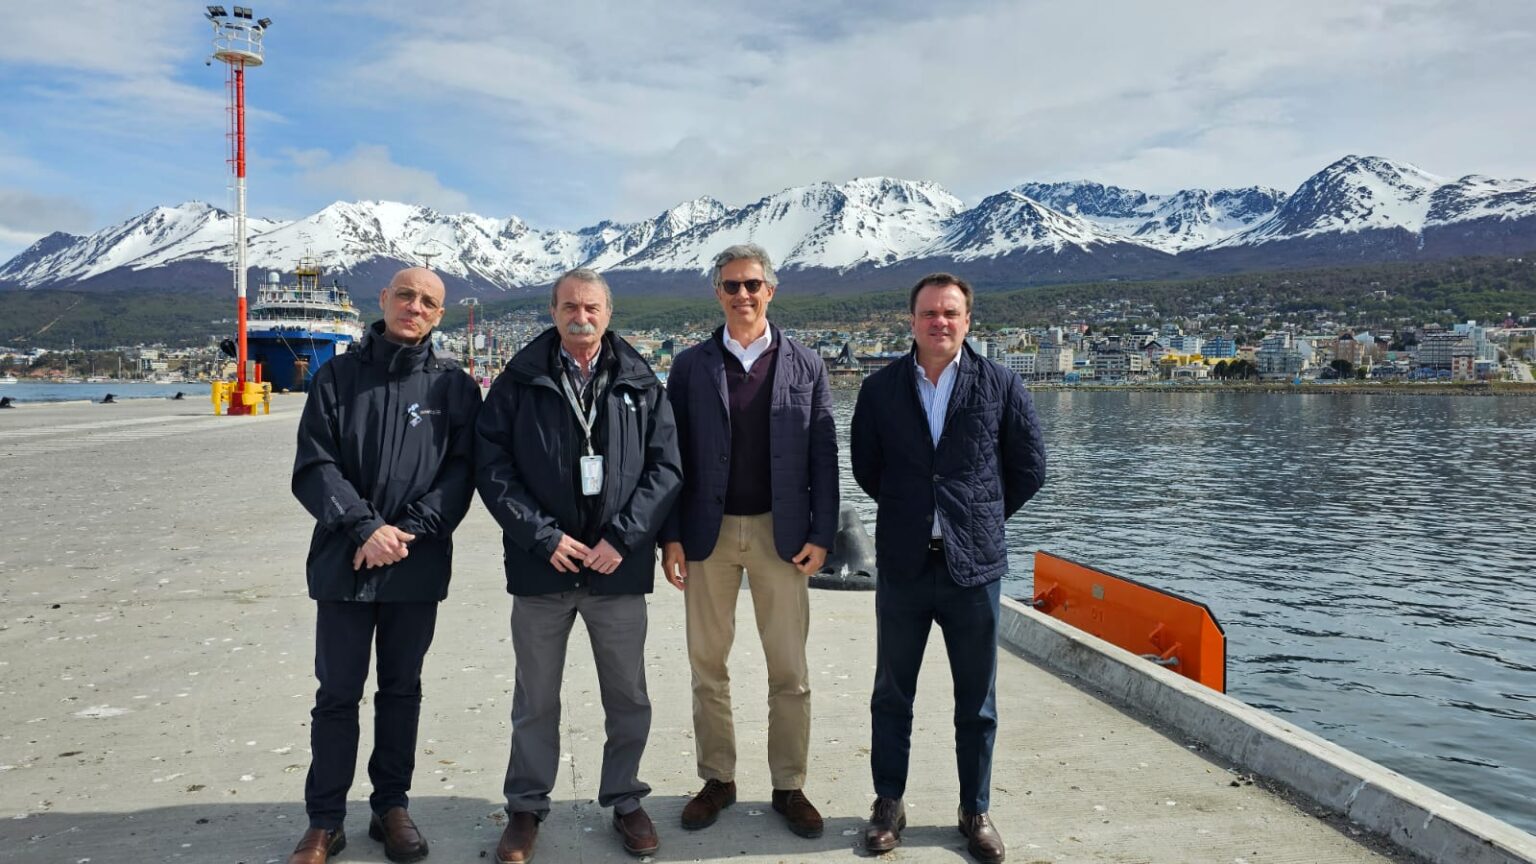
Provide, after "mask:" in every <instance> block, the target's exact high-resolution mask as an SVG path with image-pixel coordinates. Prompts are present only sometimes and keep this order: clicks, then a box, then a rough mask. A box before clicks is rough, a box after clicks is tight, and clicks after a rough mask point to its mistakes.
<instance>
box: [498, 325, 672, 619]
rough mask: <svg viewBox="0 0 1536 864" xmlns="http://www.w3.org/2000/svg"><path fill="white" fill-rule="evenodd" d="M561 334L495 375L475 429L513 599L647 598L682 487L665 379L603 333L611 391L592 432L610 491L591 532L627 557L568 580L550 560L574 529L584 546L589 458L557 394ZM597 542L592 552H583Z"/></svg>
mask: <svg viewBox="0 0 1536 864" xmlns="http://www.w3.org/2000/svg"><path fill="white" fill-rule="evenodd" d="M559 343H560V336H559V333H558V332H557V331H556V330H555V329H554V328H553V327H551V328H550V329H548V330H546V331H544V332H543V333H541V334H540V335H539V336H538V337H536V338H535V339H534V340H533V341H532V342H530V343H528V345H527V346H526V347H525V348H523V350H521V351H519V352H518V353H517V355H516V356H514V357H513V358H512V360H511V362H509V363H508V364H507V368H506V369H505V370H503V371H502V373H501V375H499V376H497V378H496V383H495V384H493V385H491V389H490V392H489V393H488V394H487V396H486V403H485V410H483V411H481V412H480V419H479V420H478V421H477V423H476V431H477V435H476V438H477V442H476V445H475V460H476V464H477V466H478V470H477V471H476V472H475V481H476V486H478V488H479V490H480V500H481V501H483V502H485V507H486V509H487V510H489V511H491V515H492V516H494V517H495V518H496V521H497V522H498V523H500V524H501V538H502V548H503V550H504V553H505V561H506V571H507V592H508V593H510V594H522V595H533V594H553V593H556V592H559V591H570V590H572V589H575V588H581V587H587V588H589V589H591V591H592V593H594V594H647V593H650V591H651V590H652V588H653V587H654V585H655V579H656V533H657V532H658V531H659V530H660V529H661V523H662V521H663V520H664V519H666V517H667V513H668V512H669V511H670V510H671V509H672V502H673V500H674V499H676V497H677V493H678V490H679V489H681V488H682V483H683V474H682V460H681V459H680V458H679V457H678V453H677V427H676V424H675V423H674V422H673V420H672V406H671V405H669V404H668V403H667V399H666V396H665V394H664V393H663V391H662V388H661V382H660V381H658V380H656V376H655V374H654V373H652V372H651V367H650V366H649V365H647V364H646V362H645V359H644V358H642V357H641V356H640V355H639V354H638V353H637V352H636V351H635V349H633V348H631V347H630V346H629V344H628V343H627V342H625V341H624V340H623V339H620V338H618V337H616V336H614V335H613V334H612V333H608V334H605V335H604V336H603V351H602V356H603V357H604V358H606V359H604V360H600V361H599V363H600V364H606V365H605V366H604V368H606V369H607V371H608V377H609V383H608V386H607V388H606V389H605V390H604V391H603V392H602V393H601V394H599V395H598V396H597V398H598V400H599V407H598V414H597V425H598V426H600V427H601V429H600V431H599V432H598V434H596V435H594V437H595V438H596V439H598V440H599V441H600V442H601V448H602V455H603V469H604V475H605V476H604V478H603V491H602V493H601V494H600V495H599V496H597V497H599V498H600V499H601V501H600V502H599V506H598V507H597V508H596V519H597V526H596V529H597V530H596V532H595V535H596V536H597V537H600V538H602V539H605V540H607V541H608V542H609V543H610V544H612V545H613V547H614V549H616V550H618V553H619V554H620V555H622V556H624V560H623V561H622V562H621V563H620V564H619V566H618V569H616V570H615V571H614V572H612V573H609V574H606V575H605V574H601V573H594V572H592V571H591V570H588V569H586V568H582V569H581V570H580V571H579V572H577V573H562V572H560V571H558V570H556V569H555V567H554V565H553V564H550V563H549V558H550V556H551V555H553V554H554V551H555V546H556V545H557V544H558V543H559V542H560V537H561V535H562V534H564V533H566V532H567V531H569V532H571V533H572V534H573V535H574V536H577V537H578V539H580V534H579V533H578V532H580V530H581V529H580V526H582V525H584V524H586V523H587V522H588V521H590V518H591V516H590V514H589V513H587V512H584V511H583V506H582V501H581V500H580V499H581V498H583V497H584V496H582V495H581V489H580V485H579V482H578V474H577V471H578V460H579V459H580V458H581V456H582V455H584V454H585V452H586V447H585V443H584V436H583V435H582V432H581V427H580V425H579V424H578V423H577V422H576V415H575V412H573V411H572V409H571V404H570V402H569V401H568V400H567V399H566V396H565V393H564V391H563V390H562V389H561V387H560V380H559V377H558V375H559V369H560V366H559V360H558V359H557V358H558V351H559ZM586 533H587V534H588V536H589V537H590V536H593V532H591V531H588V532H586ZM588 545H591V544H588Z"/></svg>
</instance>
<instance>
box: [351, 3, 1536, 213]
mask: <svg viewBox="0 0 1536 864" xmlns="http://www.w3.org/2000/svg"><path fill="white" fill-rule="evenodd" d="M916 14H917V13H915V12H914V11H913V10H912V9H911V8H906V9H901V8H896V9H895V10H894V11H892V10H890V9H882V8H879V7H878V4H877V8H873V9H864V8H858V9H850V10H846V11H844V12H842V13H837V12H827V11H824V7H818V6H809V5H805V6H796V5H794V4H792V5H790V6H789V7H784V6H781V5H777V4H769V5H763V4H753V5H749V4H732V3H721V4H699V5H695V4H688V5H680V4H662V3H636V4H624V5H623V6H622V7H610V6H601V7H599V6H596V5H593V4H591V3H584V2H575V3H566V4H561V5H559V6H556V7H549V6H539V7H537V10H536V11H535V10H533V9H531V8H530V9H528V10H523V9H520V8H516V7H506V6H503V5H502V4H491V3H488V2H481V0H445V2H443V3H439V4H437V5H435V6H434V8H433V10H432V13H431V14H430V15H424V14H423V15H417V14H414V13H413V12H412V10H410V9H408V8H405V7H404V6H401V5H398V4H397V5H394V6H389V7H386V10H385V12H384V15H385V16H386V18H387V19H388V20H391V21H393V22H394V23H395V24H396V25H397V26H398V27H399V28H400V29H399V34H400V35H399V36H398V37H397V38H396V39H394V40H393V41H392V42H390V43H388V44H387V45H386V46H385V47H384V49H383V51H382V53H381V54H380V59H379V60H378V61H377V62H376V63H373V64H369V65H367V66H366V67H364V69H363V72H362V75H363V80H364V81H366V82H367V84H368V85H369V86H370V87H372V88H374V89H375V90H376V92H380V93H388V94H389V95H390V98H392V99H395V98H404V99H407V100H430V104H432V105H435V106H438V107H439V108H441V107H442V106H443V105H445V104H447V105H452V106H454V107H455V108H457V109H458V110H459V111H468V112H470V115H471V116H474V117H486V118H491V119H490V120H488V121H487V124H488V125H489V126H491V127H492V128H494V129H496V130H497V133H498V134H500V135H502V136H505V137H507V138H510V139H515V140H518V141H520V142H523V143H526V144H528V145H530V146H534V147H539V148H561V150H562V151H563V152H565V153H569V154H579V155H583V156H584V158H587V159H589V160H592V161H593V162H599V161H600V162H603V163H604V164H607V165H617V167H618V172H619V174H620V176H621V180H620V181H619V182H620V187H621V190H622V191H621V196H620V198H621V203H620V207H621V208H622V209H623V210H625V211H626V212H625V213H622V214H607V213H604V214H602V215H623V216H633V215H639V214H644V213H649V212H653V211H655V210H657V209H659V208H660V207H664V206H666V205H667V204H669V203H672V202H675V201H677V200H680V199H683V198H687V197H691V196H693V195H696V194H700V193H711V194H715V195H717V196H720V197H722V198H724V199H726V200H730V201H734V202H737V203H739V202H741V201H745V200H751V199H755V198H756V197H758V196H761V195H763V194H767V193H771V192H773V191H776V190H777V189H778V188H781V187H783V186H788V185H796V184H802V183H807V182H811V181H814V180H819V179H833V180H837V179H843V178H847V177H852V176H858V175H870V174H894V175H899V176H906V177H914V178H923V179H934V180H938V181H940V182H942V183H945V184H947V185H949V186H950V187H951V188H953V189H954V190H955V191H956V192H958V193H960V194H962V195H965V196H968V197H970V198H972V199H973V200H974V199H975V198H976V197H979V196H980V195H983V194H987V193H989V192H992V191H997V190H998V189H1001V188H1004V187H1006V186H1009V185H1012V184H1013V183H1015V182H1019V181H1021V180H1025V179H1033V178H1037V177H1056V176H1089V177H1095V178H1097V177H1104V179H1115V180H1118V181H1120V182H1123V183H1127V184H1131V185H1138V186H1142V187H1144V188H1151V189H1154V190H1161V191H1170V190H1172V189H1176V188H1179V187H1182V186H1193V185H1207V186H1215V185H1231V184H1244V185H1246V184H1251V183H1271V184H1275V185H1280V186H1287V187H1289V186H1294V185H1295V184H1296V183H1298V182H1299V181H1300V180H1302V179H1304V177H1305V176H1306V175H1307V174H1308V173H1310V172H1312V171H1315V170H1317V169H1318V168H1321V167H1322V165H1323V164H1326V162H1327V161H1329V160H1331V159H1332V158H1335V157H1337V156H1338V155H1341V154H1343V153H1346V152H1375V153H1378V154H1379V155H1384V156H1389V157H1392V158H1398V159H1404V160H1407V161H1416V162H1421V163H1426V164H1425V167H1427V168H1430V169H1431V170H1440V171H1446V168H1445V167H1444V166H1441V165H1439V164H1436V163H1437V162H1438V160H1439V158H1440V157H1441V156H1442V154H1445V151H1447V150H1451V149H1455V148H1454V147H1453V146H1450V144H1449V142H1448V141H1447V140H1446V139H1447V138H1448V135H1447V134H1446V133H1445V132H1443V131H1442V130H1445V129H1446V128H1447V124H1450V126H1451V127H1452V128H1455V127H1460V128H1463V129H1476V130H1477V132H1476V133H1475V137H1477V138H1478V139H1480V143H1479V144H1477V145H1473V144H1471V143H1470V142H1464V145H1463V148H1464V152H1466V153H1469V154H1470V153H1478V154H1479V156H1478V158H1482V159H1486V160H1487V161H1488V162H1490V163H1494V164H1504V165H1507V164H1510V163H1514V162H1523V163H1524V164H1527V165H1529V164H1530V157H1529V155H1528V154H1529V148H1528V147H1527V146H1526V144H1525V143H1524V141H1521V140H1516V139H1513V138H1509V137H1507V136H1505V132H1506V130H1513V129H1526V128H1528V126H1529V123H1530V121H1529V120H1527V119H1521V118H1522V116H1523V115H1528V114H1529V113H1530V112H1528V111H1526V110H1525V109H1524V108H1523V107H1522V106H1524V105H1525V104H1526V102H1527V100H1528V96H1527V95H1526V94H1525V92H1524V91H1525V88H1526V87H1527V86H1528V82H1529V81H1531V80H1536V37H1533V35H1532V33H1533V31H1536V5H1533V4H1528V3H1525V2H1522V0H1483V2H1476V0H1474V2H1452V0H1371V2H1356V3H1348V4H1339V3H1337V2H1335V0H1294V2H1290V3H1284V4H1231V3H1226V2H1217V0H1202V2H1196V0H1184V2H1179V0H1171V2H1166V3H1160V4H1156V5H1151V4H1147V3H1145V2H1141V0H1104V2H1099V3H1092V4H1081V3H1069V2H1041V3H1024V2H1009V0H994V2H978V3H972V4H969V5H965V6H946V7H945V8H944V10H943V16H944V17H925V18H918V17H915V15H916ZM925 14H927V15H930V16H932V15H935V14H936V13H934V12H931V11H930V12H927V13H925ZM815 16H821V17H820V18H816V17H815ZM1490 52H1497V56H1498V58H1499V61H1500V62H1498V63H1491V62H1481V63H1480V62H1479V58H1486V57H1488V56H1490ZM1469 93H1470V94H1476V95H1479V96H1481V97H1483V98H1481V99H1472V100H1466V99H1464V98H1462V97H1464V96H1465V95H1466V94H1469ZM1479 103H1492V105H1491V106H1488V105H1484V106H1483V109H1482V110H1479V111H1478V112H1477V113H1474V112H1473V111H1472V110H1470V108H1469V106H1471V105H1476V104H1479ZM1418 106H1433V108H1434V112H1433V113H1430V112H1427V111H1425V110H1422V108H1421V107H1418ZM1490 107H1491V110H1487V109H1488V108H1490ZM1527 140H1528V139H1527ZM496 145H497V142H494V141H488V142H487V143H486V146H487V147H494V146H496ZM1421 150H1423V151H1424V152H1422V153H1421V152H1420V151H1421ZM1446 155H1450V154H1446ZM1431 157H1433V158H1431ZM1454 161H1457V162H1461V161H1466V160H1465V159H1463V158H1458V159H1455V160H1454ZM1455 170H1459V169H1450V170H1449V171H1446V173H1454V171H1455ZM1106 171H1107V172H1108V173H1109V174H1110V175H1112V176H1109V177H1106V176H1105V172H1106Z"/></svg>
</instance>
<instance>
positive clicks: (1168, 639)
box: [1034, 552, 1227, 693]
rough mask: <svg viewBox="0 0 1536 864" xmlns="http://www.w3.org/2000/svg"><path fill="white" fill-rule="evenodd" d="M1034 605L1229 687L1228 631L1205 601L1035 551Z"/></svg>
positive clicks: (1213, 686) (1199, 679) (1211, 682)
mask: <svg viewBox="0 0 1536 864" xmlns="http://www.w3.org/2000/svg"><path fill="white" fill-rule="evenodd" d="M1034 606H1035V608H1036V609H1038V610H1039V611H1040V612H1043V613H1045V614H1046V615H1049V616H1051V617H1052V618H1056V619H1058V620H1060V621H1063V622H1065V623H1067V624H1071V625H1072V626H1073V627H1076V628H1077V629H1079V630H1082V631H1084V632H1086V633H1092V634H1093V635H1095V636H1097V637H1099V638H1100V639H1103V640H1105V641H1108V642H1112V643H1114V644H1116V645H1118V646H1120V647H1121V648H1124V649H1125V650H1127V651H1130V652H1131V653H1133V654H1139V655H1141V656H1142V657H1145V658H1147V659H1148V660H1149V661H1151V662H1155V663H1157V664H1158V665H1160V666H1164V667H1166V668H1168V669H1169V670H1171V671H1173V672H1177V673H1178V674H1180V675H1183V676H1184V677H1186V678H1189V679H1192V680H1194V681H1197V682H1199V683H1201V684H1204V685H1205V686H1207V687H1209V688H1211V689H1212V690H1215V691H1217V692H1219V693H1225V692H1227V634H1226V632H1225V631H1224V630H1222V629H1221V624H1219V623H1218V622H1217V621H1216V616H1215V615H1213V614H1211V610H1210V609H1209V608H1207V607H1206V605H1205V604H1204V603H1200V602H1198V601H1196V600H1190V599H1188V598H1186V597H1180V596H1179V595H1177V594H1174V593H1171V592H1169V591H1164V590H1162V589H1161V588H1154V587H1152V586H1150V585H1143V584H1142V583H1140V582H1137V581H1135V580H1133V579H1126V578H1124V577H1121V576H1114V575H1112V574H1109V573H1105V572H1104V571H1102V570H1095V569H1093V568H1092V567H1088V566H1085V565H1083V564H1079V563H1077V562H1076V561H1069V560H1067V559H1066V558H1058V557H1056V556H1055V555H1052V554H1050V553H1048V552H1036V553H1035V596H1034Z"/></svg>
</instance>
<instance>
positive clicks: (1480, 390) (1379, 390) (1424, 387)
mask: <svg viewBox="0 0 1536 864" xmlns="http://www.w3.org/2000/svg"><path fill="white" fill-rule="evenodd" d="M1025 386H1027V387H1028V388H1029V389H1030V390H1082V391H1087V392H1100V393H1104V392H1109V393H1121V392H1145V393H1284V394H1287V395H1297V396H1312V395H1326V396H1384V395H1409V396H1517V397H1523V398H1529V397H1533V396H1536V384H1524V383H1519V382H1514V381H1499V382H1494V383H1487V382H1481V381H1477V382H1468V383H1462V384H1448V383H1443V382H1433V383H1423V384H1417V383H1406V382H1403V383H1384V382H1363V383H1358V384H1355V383H1351V384H1333V383H1325V384H1319V383H1306V384H1290V383H1284V382H1278V381H1265V382H1259V383H1243V384H1171V383H1155V384H1154V383H1138V384H1056V383H1029V382H1026V385H1025Z"/></svg>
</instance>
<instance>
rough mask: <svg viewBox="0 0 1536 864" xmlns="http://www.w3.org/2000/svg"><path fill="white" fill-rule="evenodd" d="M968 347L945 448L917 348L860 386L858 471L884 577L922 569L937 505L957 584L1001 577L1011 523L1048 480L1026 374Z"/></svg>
mask: <svg viewBox="0 0 1536 864" xmlns="http://www.w3.org/2000/svg"><path fill="white" fill-rule="evenodd" d="M962 350H963V351H964V352H965V356H964V358H962V359H961V361H960V368H959V370H958V372H957V373H956V374H957V375H958V376H959V377H958V378H957V379H956V381H955V388H954V392H953V393H951V394H950V402H949V411H948V413H947V414H946V415H945V418H944V429H943V431H942V432H941V433H940V435H939V443H938V445H937V446H934V444H933V438H932V436H931V435H930V434H929V432H928V415H927V413H926V412H924V411H923V402H922V398H921V397H920V396H919V395H918V392H917V355H916V350H915V349H914V351H913V352H912V353H909V354H908V355H907V356H906V357H903V358H902V359H900V360H898V361H896V362H895V363H892V364H891V365H889V366H887V367H885V368H884V369H881V370H879V371H878V372H875V373H874V374H872V375H870V376H869V377H868V378H866V379H864V385H863V386H862V387H861V388H859V401H858V405H857V406H856V407H855V408H854V411H853V428H852V431H851V433H850V441H849V448H850V450H851V451H852V456H853V477H854V479H855V480H856V481H858V484H859V486H860V487H861V488H862V489H863V490H864V491H865V492H867V493H868V494H869V497H871V498H873V499H875V503H876V505H877V507H878V510H877V513H876V519H877V521H876V524H875V562H876V564H877V565H878V566H879V570H880V578H881V579H882V580H883V579H887V578H890V579H906V578H916V577H917V576H918V575H919V574H920V573H921V572H922V567H923V559H924V556H925V555H926V552H925V549H926V546H927V543H928V538H929V537H931V536H933V517H934V511H935V509H937V511H938V516H939V526H940V529H941V531H942V533H943V535H944V558H945V561H946V563H947V564H948V565H949V573H950V576H951V577H952V578H953V579H954V580H955V582H957V583H959V584H961V585H966V586H971V585H985V584H987V583H989V582H993V581H996V580H997V579H1001V578H1002V576H1003V574H1004V573H1006V572H1007V571H1008V545H1007V541H1006V539H1005V538H1004V536H1003V522H1004V521H1005V520H1006V519H1007V518H1008V517H1009V516H1012V515H1013V514H1014V513H1016V512H1018V509H1019V508H1020V507H1022V506H1024V502H1026V501H1028V500H1029V499H1030V497H1032V496H1033V495H1034V494H1035V492H1037V491H1039V489H1040V487H1041V485H1042V484H1044V482H1045V442H1044V440H1043V439H1042V437H1041V434H1040V422H1039V420H1038V419H1037V418H1036V417H1035V408H1034V403H1033V402H1032V401H1031V400H1030V398H1029V391H1027V390H1025V389H1024V382H1023V380H1022V379H1020V378H1019V376H1018V375H1017V374H1016V373H1013V372H1010V371H1008V370H1007V369H1005V368H1004V367H1002V366H1000V365H998V364H997V363H994V362H992V361H991V360H988V359H986V358H984V357H981V356H980V355H978V354H977V353H976V352H975V351H972V350H971V348H970V346H968V345H967V346H965V347H964V348H963V349H962Z"/></svg>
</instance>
